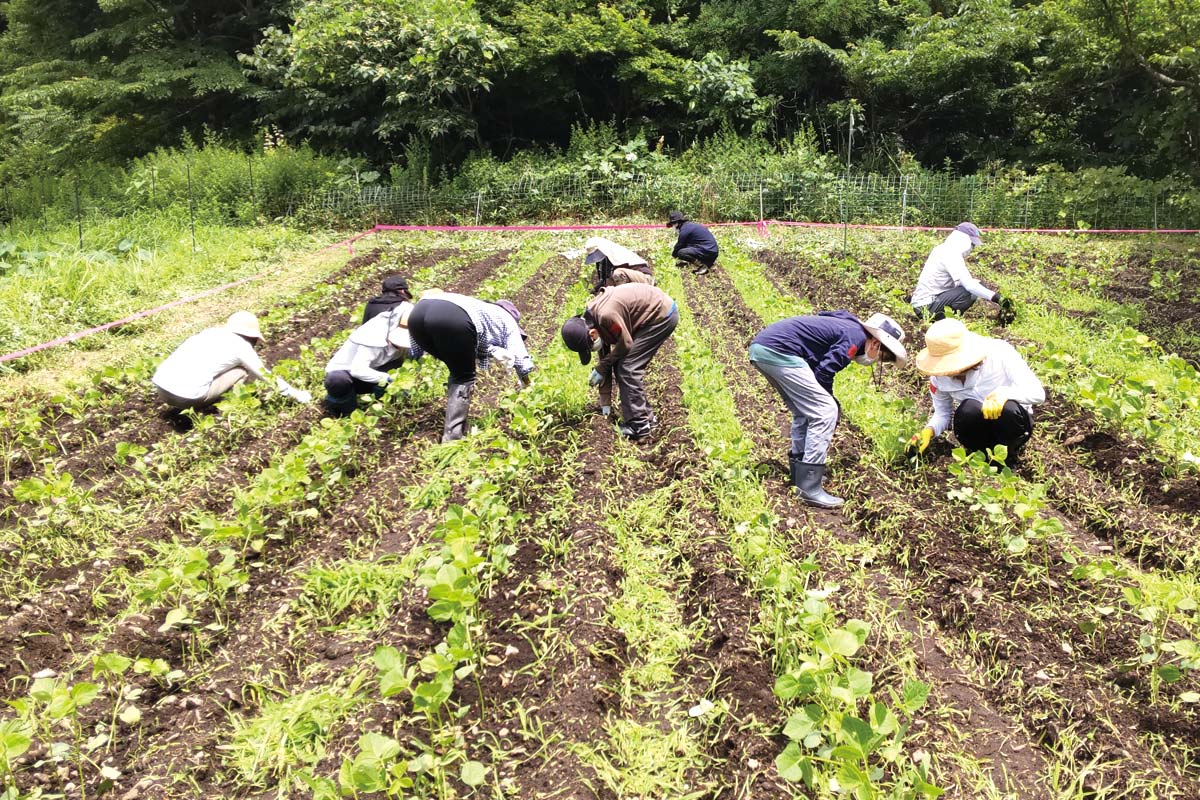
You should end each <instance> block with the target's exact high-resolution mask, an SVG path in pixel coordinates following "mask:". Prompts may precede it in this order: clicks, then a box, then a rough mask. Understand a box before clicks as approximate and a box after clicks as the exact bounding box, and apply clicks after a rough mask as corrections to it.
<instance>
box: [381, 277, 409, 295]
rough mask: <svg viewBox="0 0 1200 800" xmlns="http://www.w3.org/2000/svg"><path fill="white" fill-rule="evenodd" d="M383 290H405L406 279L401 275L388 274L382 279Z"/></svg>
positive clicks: (406, 289) (406, 288)
mask: <svg viewBox="0 0 1200 800" xmlns="http://www.w3.org/2000/svg"><path fill="white" fill-rule="evenodd" d="M383 290H384V291H385V292H407V291H408V279H407V278H405V277H404V276H403V275H388V276H387V277H386V278H384V279H383Z"/></svg>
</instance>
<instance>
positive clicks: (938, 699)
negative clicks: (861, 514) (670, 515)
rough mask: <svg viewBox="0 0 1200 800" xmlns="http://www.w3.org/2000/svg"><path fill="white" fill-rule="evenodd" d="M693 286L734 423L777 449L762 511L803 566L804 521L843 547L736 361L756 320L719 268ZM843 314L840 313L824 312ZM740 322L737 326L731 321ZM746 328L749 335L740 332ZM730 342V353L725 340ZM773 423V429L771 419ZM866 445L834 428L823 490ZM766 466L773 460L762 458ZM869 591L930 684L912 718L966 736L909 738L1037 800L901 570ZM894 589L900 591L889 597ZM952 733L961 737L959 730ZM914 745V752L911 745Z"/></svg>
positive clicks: (1032, 778) (874, 659)
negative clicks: (803, 489) (768, 511)
mask: <svg viewBox="0 0 1200 800" xmlns="http://www.w3.org/2000/svg"><path fill="white" fill-rule="evenodd" d="M706 279H707V280H706V282H705V285H704V286H703V287H698V288H696V289H695V291H689V293H688V305H689V307H691V308H692V309H693V310H694V311H695V313H696V314H697V321H698V322H699V324H700V327H701V329H702V330H703V331H705V332H706V333H707V336H706V338H707V339H708V341H709V345H710V346H711V347H714V348H715V350H716V352H714V355H715V356H717V357H718V358H719V360H720V361H721V362H722V363H724V364H730V365H732V366H731V369H732V373H733V374H731V375H730V380H729V385H730V387H731V388H732V390H733V393H734V398H735V401H736V406H737V408H738V413H739V416H740V417H741V419H742V420H743V425H744V426H745V427H746V430H747V431H748V432H749V433H750V435H751V436H752V437H753V438H754V439H755V441H756V443H757V445H758V447H757V449H758V450H759V451H760V452H762V451H764V448H765V452H766V453H774V452H782V453H783V454H785V455H784V456H782V463H781V464H780V465H779V467H778V468H777V469H772V470H770V472H764V474H766V475H767V476H768V477H767V478H766V480H765V482H764V486H765V487H766V488H767V489H768V491H769V493H770V497H771V500H772V504H773V505H774V507H775V508H776V509H777V513H779V515H780V517H781V518H782V519H783V521H784V524H786V525H788V527H789V532H788V533H789V536H791V537H793V538H795V539H796V544H797V552H796V557H797V558H798V559H803V558H804V557H805V556H807V555H808V554H809V553H812V552H816V553H820V552H822V551H823V550H825V549H826V547H827V545H825V544H824V543H822V541H821V540H820V538H819V537H817V538H814V537H813V536H812V535H811V534H809V533H808V527H807V525H805V524H804V523H802V522H801V521H802V520H805V519H807V520H809V524H811V525H815V526H818V528H820V529H823V530H825V531H828V532H829V534H830V535H832V536H833V537H835V538H836V539H838V540H841V541H842V542H845V543H856V542H858V541H859V540H860V538H861V536H862V532H861V531H860V530H857V529H856V528H855V527H854V526H853V524H852V523H851V522H850V521H848V520H847V519H846V518H845V517H844V516H843V515H842V513H840V512H837V511H824V510H821V509H813V508H808V507H805V506H803V505H801V504H799V503H797V501H796V499H795V497H794V495H793V494H792V492H791V489H790V487H789V486H788V484H787V472H786V467H785V466H784V465H785V464H786V448H787V447H788V436H789V433H788V423H789V417H788V414H787V413H786V411H785V410H783V403H782V400H780V399H779V398H778V397H777V396H776V394H775V392H774V391H773V390H771V388H770V386H769V384H767V383H766V380H765V379H764V378H762V377H761V376H760V375H758V373H757V371H756V370H754V369H753V367H752V366H751V365H750V362H749V361H748V360H747V359H746V357H745V351H744V350H743V349H742V348H741V341H742V340H743V339H746V338H748V337H752V336H753V332H755V331H757V330H758V329H759V328H760V327H761V325H762V322H761V320H759V319H758V317H757V315H755V314H754V313H753V312H752V311H751V310H750V309H749V308H748V307H746V306H745V303H744V301H743V300H742V299H741V297H740V296H739V295H738V294H737V293H736V291H734V290H733V287H732V284H731V283H729V282H728V278H727V277H726V276H725V275H724V274H723V273H721V272H720V271H714V272H711V273H709V275H708V276H706ZM831 307H844V306H831ZM739 321H740V322H739ZM747 331H749V333H747ZM730 342H736V343H737V351H736V352H734V351H733V347H732V346H728V345H727V343H730ZM781 418H782V423H781V422H780V420H781ZM764 422H765V423H766V424H767V425H771V424H772V422H773V427H774V435H773V436H771V435H768V436H765V437H764V436H763V433H764V430H763V423H764ZM868 449H869V448H868V447H867V446H866V445H865V442H864V439H863V437H862V434H861V433H859V432H858V431H857V430H855V429H854V428H853V426H852V425H850V424H849V423H843V424H840V425H839V427H838V431H837V433H836V434H835V437H834V442H833V444H832V446H831V456H832V458H831V461H830V475H831V483H832V484H833V488H832V490H833V491H837V488H836V487H837V484H836V483H834V482H835V481H837V476H838V475H841V474H846V473H848V472H854V471H856V469H857V464H858V461H859V458H860V454H863V453H865V452H866V451H867V450H868ZM772 461H774V459H772ZM847 501H848V503H855V502H857V500H856V499H855V498H853V497H849V496H848V498H847ZM821 567H822V574H823V576H824V579H825V580H826V581H832V582H835V583H838V584H840V585H842V586H843V587H847V586H850V585H853V584H854V583H855V581H856V578H855V577H854V576H853V575H850V574H848V573H846V572H844V570H843V568H842V567H841V566H840V565H839V564H838V563H837V562H831V561H830V560H829V559H821ZM868 578H869V580H870V590H871V592H872V594H874V595H876V596H878V597H882V598H885V599H890V601H891V604H892V607H893V608H895V609H896V610H897V612H898V613H897V614H896V615H895V617H894V621H895V624H898V625H899V626H900V627H901V628H902V630H903V631H904V634H905V635H906V636H907V637H908V638H909V640H910V641H911V642H912V643H913V644H912V649H913V652H914V653H915V654H916V657H917V662H916V664H915V665H914V666H915V667H916V669H917V670H918V675H919V676H920V677H921V679H923V680H925V681H926V682H927V683H929V684H930V686H931V687H932V692H931V698H930V703H931V705H932V707H933V708H934V709H935V711H934V713H929V714H922V715H921V716H922V722H924V720H927V719H934V720H936V719H945V718H966V719H970V720H971V726H970V729H969V733H968V734H967V736H966V737H965V738H962V737H958V736H957V735H956V734H955V733H954V731H952V730H951V729H950V728H945V729H941V728H937V729H934V728H925V729H924V730H922V729H921V726H919V727H918V729H917V730H916V731H915V732H914V733H915V735H917V736H918V737H919V739H918V741H928V742H929V744H930V746H936V744H935V743H936V742H939V741H941V742H945V741H949V740H951V739H955V738H961V744H960V746H961V747H962V750H963V752H964V753H966V754H967V755H969V756H970V757H971V758H973V759H975V760H977V761H979V762H980V763H982V764H994V763H996V761H997V760H998V759H1001V760H1002V761H1003V763H1004V769H1003V770H1000V769H993V770H992V772H993V779H994V780H996V781H997V784H998V785H1000V786H1003V785H1005V784H1006V782H1007V784H1008V785H1010V786H1012V787H1014V788H1015V787H1016V786H1022V787H1023V788H1024V790H1025V791H1026V792H1027V793H1028V794H1027V796H1030V797H1034V796H1038V795H1037V794H1036V790H1035V789H1034V787H1035V786H1036V785H1037V784H1038V782H1039V781H1040V776H1041V775H1042V774H1044V771H1045V768H1046V764H1045V760H1044V759H1043V758H1042V757H1041V756H1040V755H1039V754H1038V752H1037V749H1036V747H1035V746H1033V743H1032V741H1031V740H1030V738H1029V735H1028V734H1027V733H1026V732H1024V731H1023V730H1021V728H1020V727H1019V726H1016V725H1014V724H1013V722H1012V720H1011V718H1010V717H1009V716H1007V715H1005V714H1004V713H1002V712H1001V711H999V710H997V709H996V708H995V707H994V706H993V705H992V704H991V703H990V702H989V701H988V700H987V698H986V697H985V695H984V694H983V686H982V681H981V679H980V678H979V677H978V676H972V675H968V674H966V673H964V672H963V671H961V670H960V669H959V668H957V667H955V666H954V665H953V663H952V660H951V658H950V657H949V656H948V655H947V653H948V652H949V650H948V647H951V646H949V645H947V644H945V643H943V642H942V641H941V640H939V639H938V638H937V637H936V636H931V635H930V633H928V632H927V631H926V629H925V626H924V625H922V624H921V622H920V621H919V620H920V617H921V613H920V611H919V610H915V609H912V608H910V607H909V606H908V604H907V603H906V601H905V599H904V597H906V596H907V595H908V591H909V589H908V587H907V586H906V584H907V581H906V580H905V578H904V577H903V573H902V572H897V573H894V574H892V575H887V574H886V573H884V572H875V573H874V574H869V575H868ZM893 586H895V587H900V588H899V592H900V593H903V596H902V595H901V594H900V593H898V591H897V589H896V588H893ZM838 607H839V610H840V611H841V612H842V613H843V614H845V616H846V618H853V617H859V618H870V614H869V613H868V612H867V611H866V607H865V600H864V599H863V598H861V597H860V596H858V595H857V594H856V593H855V592H847V591H846V590H845V589H843V591H842V592H841V593H839V595H838ZM870 646H871V649H870V652H869V653H868V655H867V658H868V661H867V662H866V663H864V664H862V668H864V669H871V670H873V671H876V672H877V673H878V674H880V675H886V674H888V672H889V671H890V668H891V665H892V664H893V663H894V662H895V660H896V659H897V658H902V657H903V656H902V655H901V654H898V653H895V652H889V650H888V648H887V646H886V644H885V643H884V642H883V641H879V642H872V643H870ZM954 730H962V728H961V727H958V728H955V729H954ZM918 746H919V745H918Z"/></svg>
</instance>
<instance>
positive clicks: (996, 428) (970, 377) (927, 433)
mask: <svg viewBox="0 0 1200 800" xmlns="http://www.w3.org/2000/svg"><path fill="white" fill-rule="evenodd" d="M916 364H917V369H918V370H920V371H921V372H923V373H924V374H926V375H928V376H930V378H929V392H930V395H931V396H932V397H933V415H932V416H931V417H930V418H929V421H928V422H926V423H925V427H924V428H923V429H922V430H920V431H919V432H917V433H916V434H914V435H913V437H912V439H910V440H909V444H908V454H909V456H910V457H913V456H917V455H920V454H921V453H924V452H925V449H926V448H927V447H929V443H930V441H932V440H933V438H934V437H935V436H940V435H941V434H942V432H943V431H945V430H947V429H948V428H950V427H951V426H952V425H953V427H954V436H955V438H957V439H958V441H959V444H961V445H962V446H963V447H964V448H966V449H967V450H968V451H987V450H989V449H992V448H995V447H997V446H998V445H1004V446H1005V447H1006V448H1008V457H1007V462H1008V464H1009V465H1010V466H1011V465H1013V464H1014V463H1016V459H1017V457H1018V456H1019V455H1020V452H1021V448H1023V447H1024V446H1025V443H1026V442H1028V441H1029V437H1030V436H1031V435H1032V434H1033V407H1034V406H1035V405H1037V404H1038V403H1044V402H1045V401H1046V391H1045V389H1043V388H1042V383H1041V381H1039V380H1038V378H1037V376H1036V375H1034V374H1033V370H1031V369H1030V368H1029V365H1028V364H1026V363H1025V359H1023V358H1022V357H1021V354H1020V353H1018V352H1017V349H1016V348H1015V347H1013V346H1012V345H1011V344H1009V343H1008V342H1005V341H1003V340H1001V339H993V338H991V337H987V336H980V335H979V334H976V333H972V332H971V331H969V330H967V326H966V325H964V324H963V323H962V322H961V321H960V320H957V319H943V320H940V321H938V322H935V323H933V324H932V325H930V326H929V330H928V331H926V332H925V349H923V350H922V351H921V352H920V353H918V354H917V358H916Z"/></svg>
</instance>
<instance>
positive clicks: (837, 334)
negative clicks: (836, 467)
mask: <svg viewBox="0 0 1200 800" xmlns="http://www.w3.org/2000/svg"><path fill="white" fill-rule="evenodd" d="M903 340H904V331H903V330H901V328H900V326H899V325H897V324H896V321H895V320H893V319H892V318H891V317H888V316H885V315H883V314H874V315H872V316H871V318H870V319H868V320H867V321H866V322H861V321H859V319H858V317H856V316H854V315H853V314H851V313H850V312H849V311H822V312H820V313H819V314H817V315H815V316H807V317H791V318H789V319H785V320H781V321H779V322H776V323H774V324H773V325H768V326H767V327H766V328H765V329H763V330H762V331H761V332H760V333H759V334H758V335H757V336H755V337H754V341H753V342H751V344H750V363H752V364H753V365H754V367H755V368H756V369H757V370H758V371H759V372H761V373H762V374H763V376H764V377H765V378H766V379H767V381H768V382H769V383H770V384H771V386H773V387H774V388H775V391H777V392H779V394H780V396H781V397H782V398H783V402H784V404H785V405H786V406H787V407H788V410H789V411H791V412H792V432H791V434H792V449H791V452H790V453H788V461H789V462H790V464H791V480H792V486H794V487H795V488H796V493H797V494H799V495H800V498H801V499H802V500H804V501H805V502H806V503H809V504H810V505H814V506H819V507H821V508H836V507H838V506H840V505H842V503H844V502H845V501H844V500H842V498H840V497H836V496H834V495H832V494H830V493H829V492H827V491H825V489H824V487H823V486H822V481H823V480H824V478H825V458H826V453H827V452H828V451H829V443H830V442H831V441H832V440H833V431H834V428H835V427H837V421H838V416H839V415H840V413H841V408H840V406H839V404H838V401H837V400H836V399H834V396H833V378H834V376H835V375H837V373H838V372H841V371H842V370H843V369H845V368H846V367H847V366H849V365H850V362H851V361H855V362H857V363H859V364H863V365H870V364H874V363H876V362H895V363H896V364H897V365H899V366H903V365H904V363H905V362H906V361H907V359H908V353H907V352H905V349H904V345H903V344H901V342H902V341H903Z"/></svg>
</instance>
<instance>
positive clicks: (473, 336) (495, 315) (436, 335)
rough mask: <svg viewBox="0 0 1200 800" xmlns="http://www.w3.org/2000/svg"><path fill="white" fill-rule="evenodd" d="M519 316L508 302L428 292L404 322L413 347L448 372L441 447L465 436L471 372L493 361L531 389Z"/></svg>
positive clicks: (529, 362)
mask: <svg viewBox="0 0 1200 800" xmlns="http://www.w3.org/2000/svg"><path fill="white" fill-rule="evenodd" d="M520 320H521V312H520V311H518V310H517V307H516V306H514V305H513V304H512V303H510V302H509V301H507V300H497V301H496V302H495V303H489V302H486V301H484V300H478V299H476V298H474V297H468V296H466V295H462V294H453V293H450V292H442V291H440V290H436V289H435V290H430V291H427V292H425V293H424V294H422V295H421V299H420V300H419V301H418V302H417V304H416V306H415V307H414V308H413V311H412V314H411V315H410V316H409V318H408V332H409V334H410V335H411V336H412V343H413V345H415V346H416V347H418V348H420V349H421V350H422V351H424V352H426V353H428V354H429V355H431V356H433V357H434V358H436V359H437V360H438V361H441V362H443V363H444V364H445V365H446V366H447V367H449V368H450V380H449V381H448V383H447V395H446V425H445V429H444V431H443V433H442V442H443V443H445V442H452V441H454V440H456V439H461V438H462V437H463V436H466V434H467V430H468V420H467V417H468V415H469V413H470V410H471V394H472V393H473V392H474V391H475V371H476V367H478V368H479V369H487V368H488V366H489V365H490V364H491V362H492V361H493V360H495V361H497V362H499V363H501V364H503V365H504V366H505V367H509V368H511V369H513V370H514V371H515V372H516V373H517V378H518V379H519V380H520V382H521V385H522V386H528V385H529V375H530V373H532V372H533V370H534V366H533V359H532V358H531V357H530V355H529V351H528V350H527V349H526V348H525V338H526V337H525V332H524V331H523V330H521V327H520V325H518V324H517V323H518V322H520Z"/></svg>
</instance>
